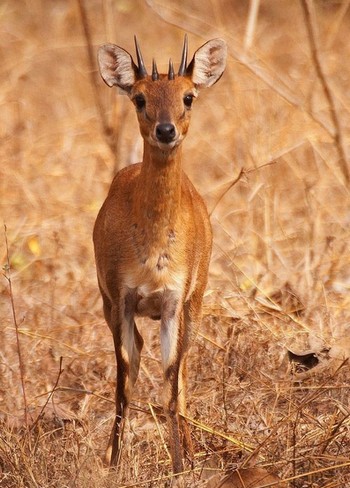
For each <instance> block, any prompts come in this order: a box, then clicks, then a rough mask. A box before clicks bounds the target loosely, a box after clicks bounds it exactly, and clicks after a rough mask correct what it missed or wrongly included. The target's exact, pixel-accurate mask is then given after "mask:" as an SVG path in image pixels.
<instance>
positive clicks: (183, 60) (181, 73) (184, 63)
mask: <svg viewBox="0 0 350 488" xmlns="http://www.w3.org/2000/svg"><path fill="white" fill-rule="evenodd" d="M187 53H188V40H187V34H185V39H184V45H183V49H182V56H181V63H180V68H179V73H178V74H179V76H185V75H186V70H187Z"/></svg>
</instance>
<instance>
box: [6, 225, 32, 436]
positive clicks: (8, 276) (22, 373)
mask: <svg viewBox="0 0 350 488" xmlns="http://www.w3.org/2000/svg"><path fill="white" fill-rule="evenodd" d="M4 230H5V247H6V265H5V266H4V277H5V278H6V280H7V282H8V285H9V292H10V302H11V310H12V318H13V323H14V325H15V332H16V343H17V355H18V363H19V373H20V378H21V386H22V395H23V404H24V423H25V426H26V429H28V403H27V395H26V387H25V367H24V361H23V356H22V350H21V343H20V340H19V327H18V321H17V315H16V308H15V301H14V298H13V289H12V280H11V266H10V253H9V245H8V239H7V227H6V224H4Z"/></svg>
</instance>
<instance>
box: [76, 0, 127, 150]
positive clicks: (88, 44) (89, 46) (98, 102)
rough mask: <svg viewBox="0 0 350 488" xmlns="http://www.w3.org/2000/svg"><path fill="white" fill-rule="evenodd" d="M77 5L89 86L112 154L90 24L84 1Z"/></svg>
mask: <svg viewBox="0 0 350 488" xmlns="http://www.w3.org/2000/svg"><path fill="white" fill-rule="evenodd" d="M77 3H78V7H79V12H80V18H81V23H82V26H83V31H84V36H85V42H86V51H87V55H88V61H89V66H90V70H89V73H90V80H91V86H92V88H93V92H94V98H95V103H96V107H97V111H98V114H99V118H100V122H101V125H102V131H103V134H104V137H105V140H106V142H107V144H108V146H109V148H110V150H111V151H112V153H113V155H115V154H116V144H117V143H116V138H115V133H114V131H113V128H112V127H111V125H110V124H109V123H108V121H107V117H106V114H105V111H104V108H103V103H102V100H101V96H100V93H99V90H98V76H97V72H96V65H95V53H94V47H93V42H92V35H91V31H90V26H89V21H88V17H87V13H86V8H85V2H84V0H77Z"/></svg>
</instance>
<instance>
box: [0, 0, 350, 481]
mask: <svg viewBox="0 0 350 488" xmlns="http://www.w3.org/2000/svg"><path fill="white" fill-rule="evenodd" d="M309 3H310V2H309ZM85 5H86V8H87V17H88V21H89V26H90V30H91V36H92V40H93V43H94V46H95V47H96V46H97V45H98V44H101V43H103V42H105V41H106V40H108V41H112V42H117V43H118V44H120V45H121V46H123V47H125V48H126V49H128V50H130V51H132V52H133V46H132V34H133V33H134V32H135V33H137V35H138V37H139V39H140V42H141V43H142V48H143V51H144V57H145V59H146V60H147V63H148V64H150V61H151V58H152V56H153V55H154V54H156V56H157V61H158V65H159V67H160V68H162V69H165V66H166V63H167V61H168V58H169V56H171V57H172V58H175V59H176V53H180V50H181V47H180V46H181V42H182V36H183V32H184V31H187V32H188V33H189V39H190V47H191V51H192V52H193V50H194V49H195V48H196V47H198V46H199V45H200V44H201V43H202V42H203V41H204V40H206V39H208V38H210V37H212V36H215V35H220V36H222V37H224V38H225V39H226V40H227V42H228V44H229V49H230V59H229V63H228V67H227V71H226V73H225V75H224V77H223V78H222V80H221V81H220V83H219V84H218V85H217V86H215V88H213V89H211V90H208V92H205V93H203V94H202V97H201V98H200V100H199V101H198V103H197V105H196V107H195V109H194V114H193V121H192V126H191V130H190V134H189V136H188V138H187V140H186V142H185V156H186V161H185V166H186V170H187V172H188V174H189V175H190V176H191V178H192V179H193V181H194V182H195V183H196V185H197V187H198V188H199V189H200V191H201V193H202V194H203V195H204V196H205V198H206V201H207V204H208V208H209V210H213V212H212V223H213V228H214V233H215V242H214V251H213V257H212V264H211V274H210V280H209V285H208V292H207V296H206V305H205V317H204V320H203V326H202V329H201V330H200V331H198V333H197V335H196V338H195V341H194V345H193V348H192V354H191V360H190V361H191V362H190V368H189V370H190V381H189V398H190V408H189V416H190V418H191V419H192V423H193V438H194V443H195V450H196V453H197V454H196V461H195V470H193V471H192V472H191V473H189V474H188V475H187V476H186V479H187V480H188V484H189V486H197V485H198V486H199V484H200V482H199V480H200V479H201V480H204V479H205V478H206V477H208V476H209V475H210V473H211V472H215V470H217V469H219V470H225V469H231V468H233V467H235V466H237V465H240V466H241V465H243V466H244V465H253V464H258V465H260V466H265V467H267V468H268V469H269V470H270V471H272V472H275V473H277V474H279V476H280V477H281V478H283V479H285V480H289V485H290V486H291V487H296V488H311V487H313V488H316V487H317V488H321V487H322V488H326V487H327V488H331V487H332V488H333V487H346V486H350V474H349V473H350V401H349V398H350V395H349V387H350V385H349V364H348V361H347V360H348V357H349V355H350V354H349V353H350V339H349V329H350V326H349V316H350V299H349V296H350V294H349V288H350V272H349V270H350V254H349V207H350V194H349V186H348V185H347V184H346V182H345V180H344V171H343V170H342V166H341V164H340V163H341V161H340V160H339V150H338V149H339V147H338V145H337V144H339V137H338V139H337V134H336V133H335V131H334V126H333V124H332V120H333V119H332V116H331V115H332V114H331V112H330V108H329V104H328V101H327V98H326V97H325V94H324V90H323V88H322V85H321V83H320V81H319V79H318V77H317V74H316V70H315V66H314V64H313V61H312V57H311V52H310V46H309V39H308V37H307V29H306V26H305V18H304V16H303V11H302V8H301V4H300V3H299V2H298V1H294V2H290V1H289V0H279V1H278V2H277V1H276V0H263V1H262V2H261V5H260V10H259V12H258V17H257V23H256V26H255V30H254V36H253V37H250V38H249V42H250V43H251V46H250V48H249V51H245V50H244V46H245V45H247V39H246V38H245V31H246V24H247V19H248V6H249V3H248V1H247V2H242V1H241V0H235V1H232V0H230V1H229V0H227V1H220V2H219V1H215V0H211V1H210V0H208V1H203V2H195V1H187V2H183V4H182V6H181V7H179V6H178V2H175V1H171V2H163V1H159V2H158V1H153V0H148V2H142V1H141V0H140V1H131V0H123V1H115V2H113V1H112V0H105V1H103V2H102V1H101V0H94V1H89V2H88V1H85ZM347 6H349V2H348V1H345V0H343V2H340V1H331V0H328V1H326V0H323V1H318V2H316V3H315V13H316V21H317V27H318V35H317V36H318V37H317V41H318V47H319V53H318V54H319V56H320V60H321V62H322V67H323V71H324V73H325V77H326V80H327V83H328V88H329V90H330V93H331V95H332V99H333V101H334V106H335V109H336V115H337V117H338V120H339V122H340V126H341V134H340V135H341V141H340V142H341V143H342V144H343V148H344V150H345V153H349V151H348V148H349V143H350V130H349V127H350V105H349V95H350V68H349V63H348V57H349V56H348V54H349V49H348V46H349V43H350V34H349V32H350V8H349V9H347V8H346V7H347ZM0 20H1V22H0V25H1V29H0V52H1V60H2V63H1V68H0V77H1V85H0V96H1V110H0V138H1V146H0V153H1V161H2V164H1V167H0V195H1V200H0V205H1V207H0V208H1V213H0V215H1V220H2V221H3V222H4V223H5V224H6V226H7V239H8V242H9V244H8V253H9V259H10V269H8V268H7V266H6V263H7V249H6V245H5V233H4V230H1V239H0V246H1V247H0V258H1V263H2V265H3V266H4V268H3V269H4V271H3V273H4V277H3V278H2V279H1V282H0V286H1V288H0V296H1V301H0V314H1V323H0V326H1V331H0V378H1V380H0V423H1V427H0V429H1V430H0V484H1V486H2V487H4V488H10V487H16V488H17V487H26V488H27V487H28V488H29V487H30V488H32V487H40V488H48V487H60V488H62V487H87V486H89V487H93V488H102V487H107V486H108V487H113V486H115V487H117V486H118V487H121V486H163V485H164V484H165V483H166V476H167V475H168V474H169V471H170V462H169V456H168V453H167V451H166V449H165V446H164V443H163V436H164V439H165V440H166V438H167V435H166V427H165V424H164V422H163V418H162V413H161V410H160V409H159V408H158V405H159V404H160V403H161V402H160V385H161V371H160V364H159V348H158V327H157V323H151V322H146V321H145V322H144V323H143V324H142V330H143V335H144V337H145V339H146V345H145V348H144V351H143V358H142V370H141V373H140V378H139V381H138V383H137V390H136V392H135V401H134V403H133V409H132V412H131V418H130V425H129V428H128V429H127V433H126V438H125V446H124V451H123V463H122V469H121V471H120V472H119V473H114V472H109V471H108V470H107V469H105V468H104V466H103V463H102V457H103V451H104V448H105V445H106V442H107V437H108V434H109V429H110V427H111V421H112V416H113V389H114V376H115V364H114V353H113V344H112V339H111V336H110V333H109V332H108V330H107V327H106V325H105V323H104V320H103V317H102V311H101V302H100V298H99V294H98V291H97V286H96V279H95V269H94V260H93V253H92V244H91V233H92V226H93V222H94V219H95V216H96V213H97V210H98V208H99V207H100V205H101V203H102V201H103V199H104V196H105V194H106V192H107V189H108V185H109V182H110V181H111V178H112V173H113V171H114V169H115V167H116V165H117V167H119V165H120V166H123V165H125V164H130V163H131V162H134V161H136V160H138V159H139V157H140V152H141V142H140V138H139V136H137V137H136V136H135V134H136V133H137V129H136V118H135V115H134V114H133V109H132V107H131V104H130V103H129V102H128V100H127V99H126V97H122V96H116V94H115V93H113V92H112V90H108V89H107V87H106V86H105V85H103V83H102V82H99V84H98V86H97V98H96V93H95V91H94V89H93V86H92V85H91V76H90V66H89V63H88V56H87V46H86V38H85V36H84V31H83V28H82V22H81V17H80V11H79V6H78V2H74V1H73V0H60V1H57V2H47V1H45V0H32V1H31V2H26V1H24V0H23V1H20V0H11V1H10V0H4V1H3V2H2V3H1V6H0ZM157 53H158V54H157ZM99 97H100V99H101V100H102V103H103V113H105V114H106V117H107V119H106V121H105V124H104V127H105V128H106V124H107V126H110V127H113V132H112V135H110V134H109V135H108V137H106V131H105V130H103V125H102V123H101V113H100V111H99V110H98V105H97V100H98V99H99ZM338 136H339V134H338ZM113 144H114V146H115V147H116V149H115V151H116V154H112V151H111V149H110V148H111V147H112V146H113ZM241 169H243V172H242V174H241V175H240V178H238V180H237V182H236V183H235V184H234V185H232V182H233V181H234V180H235V179H236V178H237V176H238V175H239V174H240V171H241ZM230 186H231V188H230ZM226 190H227V191H226ZM9 280H11V285H12V298H13V300H14V306H15V312H16V322H15V321H14V318H13V310H12V306H11V294H10V288H9ZM16 325H17V329H18V330H17V334H18V338H19V342H20V346H21V353H22V364H23V368H22V375H23V380H24V385H25V393H26V403H27V409H26V412H27V425H26V416H25V415H24V407H25V402H24V396H23V391H22V388H21V368H20V364H19V355H18V348H17V343H16V327H15V326H16ZM288 348H289V349H292V350H293V351H296V352H298V351H304V350H306V349H311V350H312V351H316V352H319V351H321V350H324V352H323V353H320V363H319V365H318V366H317V367H316V368H314V369H313V370H310V371H309V372H303V373H301V374H299V375H298V374H297V375H296V376H295V375H294V376H293V375H292V374H291V371H290V369H291V368H290V365H288V359H286V357H287V356H286V351H287V349H288ZM61 357H62V358H63V359H62V371H61V370H60V358H61ZM152 405H153V407H152ZM211 470H213V471H211ZM157 480H158V481H157Z"/></svg>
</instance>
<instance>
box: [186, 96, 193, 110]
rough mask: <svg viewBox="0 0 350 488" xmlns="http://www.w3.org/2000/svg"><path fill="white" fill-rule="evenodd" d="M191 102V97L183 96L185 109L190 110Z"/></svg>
mask: <svg viewBox="0 0 350 488" xmlns="http://www.w3.org/2000/svg"><path fill="white" fill-rule="evenodd" d="M192 102H193V95H185V96H184V104H185V105H186V107H188V108H190V107H191V105H192Z"/></svg>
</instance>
